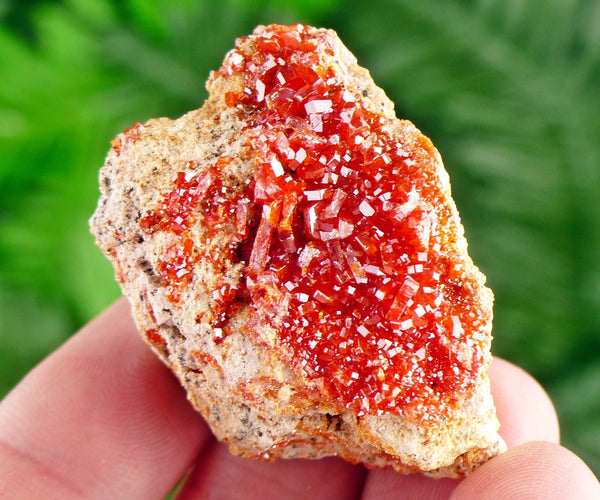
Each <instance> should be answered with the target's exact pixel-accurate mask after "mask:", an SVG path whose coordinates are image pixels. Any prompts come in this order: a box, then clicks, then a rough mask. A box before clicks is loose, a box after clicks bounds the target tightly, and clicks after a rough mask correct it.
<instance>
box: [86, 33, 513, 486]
mask: <svg viewBox="0 0 600 500" xmlns="http://www.w3.org/2000/svg"><path fill="white" fill-rule="evenodd" d="M306 68H308V69H306ZM207 87H208V90H209V94H210V95H209V98H208V100H207V101H206V103H205V104H204V106H203V107H202V108H200V109H198V110H195V111H192V112H190V113H188V114H186V115H184V116H182V117H181V118H179V119H177V120H171V119H167V118H161V119H153V120H150V121H148V122H147V123H145V124H143V125H142V124H139V123H136V124H135V125H133V126H132V127H130V128H129V129H127V130H126V131H124V132H123V133H122V134H120V135H119V136H118V137H117V138H116V139H115V140H114V141H113V143H112V144H113V147H112V148H111V150H110V152H109V154H108V156H107V159H106V164H105V165H104V167H103V168H102V170H101V173H100V188H101V192H102V196H101V198H100V201H99V204H98V208H97V210H96V213H95V214H94V216H93V217H92V219H91V228H92V232H93V233H94V235H95V236H96V239H97V243H98V245H99V247H100V248H101V249H102V250H103V251H104V253H105V254H106V255H107V256H108V258H109V259H110V260H111V261H112V262H113V264H114V267H115V272H116V277H117V279H118V281H119V283H120V284H121V287H122V289H123V291H124V293H125V294H126V295H127V297H129V299H130V301H131V303H132V305H133V311H134V315H135V319H136V321H137V324H138V326H139V329H140V332H141V333H142V335H143V336H144V337H145V339H146V340H147V342H148V344H149V345H150V346H151V347H152V349H153V350H154V351H155V352H156V353H157V354H158V355H159V356H160V357H161V358H162V360H163V361H164V362H165V363H166V364H167V365H168V366H169V367H170V368H171V369H172V370H173V372H174V373H175V374H176V376H177V377H178V378H179V380H180V381H181V383H182V384H183V385H184V387H185V388H186V390H187V392H188V395H189V399H190V401H191V402H192V404H193V405H194V406H195V407H196V408H197V410H198V411H199V412H201V413H202V415H203V416H204V418H205V419H206V420H207V422H208V423H209V425H210V426H211V428H212V430H213V432H214V433H215V435H216V436H217V437H218V438H219V439H221V440H223V441H225V442H226V443H227V444H228V445H229V447H230V449H231V451H232V452H233V453H235V454H238V455H241V456H246V457H253V458H259V459H264V460H271V459H275V458H279V457H281V458H294V457H310V458H319V457H323V456H327V455H339V456H341V457H343V458H345V459H347V460H350V461H352V462H363V463H365V464H366V465H368V466H370V467H387V468H393V469H395V470H397V471H399V472H426V473H427V474H429V475H432V476H436V477H439V476H461V475H464V474H465V473H468V472H469V471H470V470H472V469H473V468H474V467H476V466H478V465H479V464H481V463H483V462H484V461H486V460H487V459H488V458H490V457H492V456H494V455H496V454H498V453H500V452H501V451H503V450H504V447H505V446H504V443H503V442H502V439H501V438H500V437H499V435H498V433H497V428H498V421H497V419H496V416H495V409H494V405H493V401H492V398H491V394H490V389H489V380H488V378H487V375H486V369H487V366H488V365H489V361H490V353H489V349H490V342H491V320H492V300H493V299H492V294H491V292H490V291H489V290H488V289H487V288H486V287H485V286H484V277H483V275H482V274H481V273H480V272H479V271H478V269H477V268H476V267H475V266H474V265H473V263H472V262H471V259H470V258H469V256H468V255H467V248H466V241H465V238H464V236H463V229H462V226H461V224H460V220H459V218H458V213H457V210H456V207H455V205H454V202H453V201H452V199H451V196H450V185H449V180H448V175H447V173H446V171H445V170H444V167H443V165H442V162H441V159H440V157H439V154H438V152H437V151H436V150H435V148H434V147H433V145H431V143H430V141H429V140H428V139H427V138H426V137H424V136H423V135H422V134H421V133H420V132H419V131H418V130H417V129H416V128H415V127H414V126H413V125H412V124H411V123H410V122H408V121H404V120H398V119H397V118H395V115H394V110H393V105H392V103H391V101H390V100H389V99H388V98H387V97H386V96H385V95H384V93H383V91H382V90H380V89H379V88H377V87H376V86H375V84H374V83H373V81H372V79H371V77H370V76H369V74H368V72H367V71H366V70H365V69H363V68H361V67H359V66H358V65H357V63H356V59H355V58H354V56H353V55H352V54H351V53H350V52H349V51H348V50H347V49H346V48H345V47H344V45H343V44H342V43H341V42H340V40H339V39H338V38H337V35H336V34H335V33H334V32H332V31H330V30H316V29H314V28H310V27H304V26H300V25H296V26H291V27H282V26H269V27H262V26H261V27H258V28H257V29H256V30H255V32H254V33H253V34H252V35H251V36H249V37H244V38H241V39H239V40H238V41H237V44H236V48H235V49H234V50H232V51H231V52H230V53H229V54H228V55H227V57H226V59H225V62H224V65H223V67H222V68H221V69H220V70H219V71H218V72H214V73H213V74H211V76H210V78H209V81H208V83H207ZM359 135H360V137H358V136H359ZM357 137H358V138H357ZM384 188H386V189H387V191H386V189H384ZM397 231H401V232H402V234H401V235H400V236H398V234H397ZM355 297H358V298H355ZM339 304H343V306H342V305H339Z"/></svg>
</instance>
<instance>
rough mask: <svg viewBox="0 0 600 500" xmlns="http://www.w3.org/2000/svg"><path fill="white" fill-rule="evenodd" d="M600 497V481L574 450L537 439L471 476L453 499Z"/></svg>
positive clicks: (584, 499) (587, 499) (589, 499)
mask: <svg viewBox="0 0 600 500" xmlns="http://www.w3.org/2000/svg"><path fill="white" fill-rule="evenodd" d="M497 498H510V499H512V500H520V499H523V500H525V499H531V498H544V499H546V500H554V499H556V500H559V499H560V500H563V499H565V498H568V499H570V500H594V499H600V483H599V482H598V479H597V478H596V477H595V476H594V474H593V472H592V471H591V470H590V469H589V467H588V466H587V465H586V464H585V463H584V462H583V461H582V460H581V459H580V458H579V457H577V455H575V454H574V453H573V452H571V451H569V450H567V449H566V448H564V447H562V446H560V445H557V444H555V443H549V442H544V441H536V442H530V443H525V444H522V445H519V446H516V447H514V448H512V449H510V450H508V451H507V452H506V453H504V454H502V455H499V456H498V457H495V458H494V459H492V460H490V461H489V462H487V463H486V464H484V465H482V466H481V467H480V468H479V469H477V470H476V471H474V472H473V473H472V474H471V475H470V476H468V477H467V478H466V479H465V480H464V481H463V482H461V483H460V485H459V486H458V487H457V488H456V489H455V490H454V492H453V494H452V496H451V499H460V500H469V499H478V500H486V499H497Z"/></svg>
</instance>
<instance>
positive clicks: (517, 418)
mask: <svg viewBox="0 0 600 500" xmlns="http://www.w3.org/2000/svg"><path fill="white" fill-rule="evenodd" d="M488 373H489V376H490V382H491V387H492V395H493V397H494V403H495V405H496V412H497V414H498V419H499V420H500V424H501V426H500V434H501V435H502V437H503V438H504V440H505V441H506V444H507V445H508V447H509V448H511V447H513V446H517V445H519V444H522V443H526V442H527V441H550V442H552V443H558V442H559V425H558V417H557V416H556V411H555V410H554V406H553V405H552V402H551V401H550V398H549V397H548V394H546V391H544V389H543V388H542V386H541V385H540V384H539V383H538V382H537V381H536V380H535V379H534V378H533V377H532V376H531V375H529V374H528V373H527V372H525V371H524V370H522V369H521V368H519V367H518V366H515V365H513V364H512V363H509V362H508V361H505V360H503V359H499V358H495V359H494V361H493V363H492V365H491V366H490V369H489V372H488Z"/></svg>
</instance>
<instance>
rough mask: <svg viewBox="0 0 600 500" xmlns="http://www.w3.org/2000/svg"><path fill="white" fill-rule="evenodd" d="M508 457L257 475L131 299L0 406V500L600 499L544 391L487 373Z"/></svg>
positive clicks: (501, 368) (273, 469)
mask: <svg viewBox="0 0 600 500" xmlns="http://www.w3.org/2000/svg"><path fill="white" fill-rule="evenodd" d="M489 373H490V379H491V381H492V392H493V394H494V399H495V401H496V406H497V410H498V416H499V418H500V421H501V423H502V427H501V429H500V432H501V434H502V435H503V437H504V438H505V440H506V441H507V444H508V446H509V448H510V449H509V451H507V452H506V453H504V454H503V455H501V456H498V457H496V458H494V459H492V460H490V461H489V462H487V463H486V464H484V465H483V466H481V467H480V468H479V469H477V470H476V471H475V472H473V473H472V474H471V475H470V476H469V477H467V478H466V479H464V480H463V481H458V480H452V479H442V480H432V479H430V478H427V477H424V476H421V475H408V476H402V475H399V474H397V473H394V472H391V471H384V470H374V471H367V470H366V469H364V468H363V467H362V466H358V465H351V464H349V463H346V462H344V461H342V460H341V459H338V458H334V457H332V458H326V459H322V460H312V461H311V460H287V461H286V460H279V461H275V462H272V463H261V462H257V461H251V460H245V459H242V458H239V457H234V456H232V455H231V454H230V453H229V452H228V450H227V448H226V447H225V446H224V445H223V444H221V443H218V442H217V441H216V440H215V439H214V438H213V437H212V435H211V433H210V430H209V429H208V427H207V425H206V424H205V423H204V421H203V420H202V418H201V417H200V416H199V415H198V414H197V413H196V412H195V411H194V410H193V409H192V408H191V406H190V405H189V404H188V403H187V401H186V398H185V394H184V391H183V389H182V388H181V387H180V386H179V384H178V382H177V381H176V380H175V378H174V377H173V376H172V374H171V373H170V371H169V370H168V369H167V368H166V367H165V366H164V365H163V364H162V363H161V362H160V361H159V360H158V358H157V357H156V356H155V355H154V354H153V353H152V352H151V351H150V350H149V349H148V348H147V347H146V346H145V345H144V343H143V342H142V340H141V338H140V336H139V335H138V333H137V331H136V329H135V326H134V323H133V320H132V319H131V315H130V312H129V305H128V303H127V302H126V301H125V300H124V299H122V300H120V301H118V302H117V303H116V304H115V305H113V306H112V307H111V308H109V309H108V310H107V311H106V312H104V313H103V314H101V315H100V316H99V317H97V318H96V319H95V320H94V321H92V322H91V323H90V324H88V325H87V326H85V327H84V328H83V329H82V330H81V331H80V332H79V333H77V334H76V335H75V336H73V338H71V339H70V340H69V341H68V342H67V343H66V344H65V345H64V346H63V347H61V348H60V349H58V350H57V351H56V352H55V353H53V354H52V355H50V356H49V357H48V358H47V359H46V360H45V361H43V362H42V363H41V364H40V365H38V366H37V367H36V368H35V369H34V370H32V372H31V373H30V374H29V375H28V376H27V377H25V379H24V380H23V381H22V382H21V383H20V384H19V385H18V386H17V387H16V388H15V389H14V390H13V391H12V392H11V393H10V394H9V395H8V396H7V397H6V398H5V399H4V400H3V401H2V402H1V403H0V498H3V499H4V498H6V499H12V498H15V499H24V498H27V499H29V498H44V499H52V498H60V499H69V498H101V499H105V498H111V499H112V498H126V499H135V498H140V499H144V500H146V499H152V498H156V499H161V498H164V497H165V496H166V495H167V494H168V493H169V492H170V491H171V490H172V488H173V487H174V486H175V485H176V484H177V482H178V481H179V479H180V478H181V477H182V476H184V474H186V471H189V472H188V474H187V476H186V479H185V481H184V482H183V484H182V486H181V487H180V489H179V492H178V496H177V498H178V499H191V498H219V499H227V498H245V499H248V500H252V499H254V498H257V499H258V498H260V499H264V498H273V499H288V498H289V499H292V498H301V499H304V498H310V499H311V500H317V499H320V498H324V499H358V498H360V499H363V500H367V499H378V500H385V499H392V498H403V499H412V498H414V499H417V498H418V499H445V498H454V499H470V498H476V499H486V498H493V499H500V498H510V499H521V498H522V499H524V498H527V499H529V498H533V499H538V498H543V499H554V498H556V499H566V498H568V499H574V500H576V499H585V500H593V499H596V498H598V499H600V483H598V480H597V479H596V478H595V477H594V475H593V473H592V472H591V471H590V470H589V468H588V467H587V466H586V465H585V464H584V463H583V461H581V459H579V458H578V457H577V456H575V455H574V454H573V453H571V452H570V451H568V450H567V449H565V448H563V447H561V446H559V445H558V444H557V443H558V439H559V433H558V422H557V419H556V414H555V412H554V408H553V407H552V403H551V402H550V400H549V399H548V396H547V395H546V393H545V392H544V391H543V389H542V388H541V387H540V386H539V385H538V384H537V382H535V381H534V380H533V379H532V378H531V377H530V376H529V375H527V374H526V373H525V372H523V371H522V370H521V369H519V368H517V367H516V366H514V365H512V364H510V363H508V362H506V361H502V360H495V361H494V362H493V364H492V366H491V368H490V372H489Z"/></svg>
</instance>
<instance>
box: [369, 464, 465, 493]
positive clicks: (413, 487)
mask: <svg viewBox="0 0 600 500" xmlns="http://www.w3.org/2000/svg"><path fill="white" fill-rule="evenodd" d="M459 482H460V480H458V479H432V478H430V477H427V476H424V475H422V474H411V475H405V476H403V475H400V474H398V473H397V472H393V471H389V470H374V471H370V472H369V476H368V478H367V481H366V482H365V487H364V492H363V497H362V498H363V499H364V500H396V499H398V498H402V500H422V499H424V498H427V499H428V500H447V499H448V498H449V497H450V495H451V494H452V492H453V491H454V489H455V488H456V486H458V484H459Z"/></svg>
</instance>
